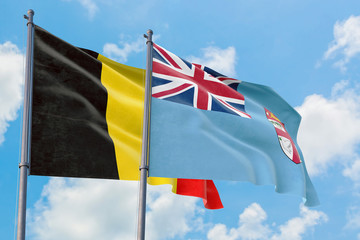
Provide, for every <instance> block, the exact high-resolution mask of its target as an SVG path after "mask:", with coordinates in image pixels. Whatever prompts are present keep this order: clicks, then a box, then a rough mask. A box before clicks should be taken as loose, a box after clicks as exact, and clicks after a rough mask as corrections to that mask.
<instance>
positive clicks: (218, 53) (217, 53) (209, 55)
mask: <svg viewBox="0 0 360 240" xmlns="http://www.w3.org/2000/svg"><path fill="white" fill-rule="evenodd" d="M202 54H203V56H201V57H194V56H190V57H188V58H187V60H188V61H190V62H192V63H198V64H201V65H205V66H207V67H210V68H212V69H214V70H215V71H217V72H219V73H222V74H224V75H226V76H228V77H235V76H236V71H235V64H236V50H235V48H234V47H228V48H226V49H221V48H218V47H213V46H210V47H207V48H203V49H202Z"/></svg>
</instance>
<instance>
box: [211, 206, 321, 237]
mask: <svg viewBox="0 0 360 240" xmlns="http://www.w3.org/2000/svg"><path fill="white" fill-rule="evenodd" d="M266 219H267V214H266V212H265V211H264V210H263V209H262V208H261V206H260V205H259V204H257V203H253V204H251V205H250V206H249V207H247V208H246V209H245V210H244V212H243V213H242V214H240V216H239V226H238V227H237V228H231V229H230V230H228V229H227V227H226V226H225V225H223V224H216V225H215V226H214V227H213V228H212V229H210V231H209V232H208V235H207V237H208V239H209V240H265V239H271V240H281V239H284V240H288V239H291V240H301V239H302V235H304V234H306V233H307V231H309V230H312V229H313V227H314V226H315V225H318V224H321V223H323V222H326V221H327V220H328V218H327V216H326V214H325V213H323V212H321V211H315V210H309V209H308V208H306V207H305V206H303V205H301V206H300V217H295V218H292V219H290V220H289V221H287V222H286V223H285V224H283V225H280V226H279V227H278V230H277V229H274V230H272V229H270V227H269V226H268V225H266V224H265V223H264V222H265V220H266ZM272 226H276V225H275V224H273V225H272Z"/></svg>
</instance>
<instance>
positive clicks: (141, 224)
mask: <svg viewBox="0 0 360 240" xmlns="http://www.w3.org/2000/svg"><path fill="white" fill-rule="evenodd" d="M147 34H148V35H146V34H144V37H145V38H147V41H146V45H147V57H146V77H145V99H144V120H143V135H142V151H141V166H140V193H139V216H138V232H137V239H138V240H144V239H145V217H146V187H147V176H148V171H149V166H148V161H147V160H148V155H149V152H148V150H149V125H150V103H151V75H152V49H153V42H152V35H153V31H152V30H150V29H149V30H148V31H147Z"/></svg>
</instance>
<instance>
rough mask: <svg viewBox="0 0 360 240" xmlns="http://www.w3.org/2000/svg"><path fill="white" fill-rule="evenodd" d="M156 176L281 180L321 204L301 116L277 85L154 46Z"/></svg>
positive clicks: (281, 185)
mask: <svg viewBox="0 0 360 240" xmlns="http://www.w3.org/2000/svg"><path fill="white" fill-rule="evenodd" d="M152 97H153V98H152V103H151V104H152V105H151V130H150V131H151V134H150V160H149V161H150V164H149V166H150V169H149V175H150V176H156V177H170V178H190V179H218V180H233V181H249V182H252V183H254V184H257V185H263V184H273V185H275V190H276V191H277V192H280V193H294V194H298V195H300V196H302V197H303V199H304V201H305V205H307V206H313V205H316V204H318V198H317V194H316V192H315V190H314V187H313V185H312V183H311V181H310V178H309V176H308V173H307V171H306V167H305V163H304V161H303V156H302V153H301V151H300V148H299V146H298V145H297V143H296V137H297V131H298V127H299V124H300V120H301V117H300V115H299V114H298V113H297V112H296V111H295V110H294V109H293V108H292V107H291V106H290V105H289V104H288V103H287V102H286V101H285V100H283V99H282V98H281V97H280V96H279V95H278V94H277V93H275V92H274V91H273V90H272V89H271V88H269V87H266V86H262V85H258V84H253V83H247V82H243V81H239V80H236V79H232V78H228V77H226V76H224V75H222V74H220V73H218V72H216V71H214V70H212V69H210V68H208V67H205V66H201V65H198V64H192V63H189V62H187V61H185V60H183V59H181V58H179V57H178V56H176V55H174V54H173V53H171V52H169V51H167V50H165V49H164V48H162V47H160V46H158V45H155V44H154V50H153V78H152Z"/></svg>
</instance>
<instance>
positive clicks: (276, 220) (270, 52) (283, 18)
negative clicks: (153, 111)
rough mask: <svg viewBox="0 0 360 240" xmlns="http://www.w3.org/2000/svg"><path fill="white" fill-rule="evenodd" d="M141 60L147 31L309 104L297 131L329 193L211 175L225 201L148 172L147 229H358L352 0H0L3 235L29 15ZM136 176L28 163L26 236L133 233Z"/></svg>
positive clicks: (12, 214)
mask: <svg viewBox="0 0 360 240" xmlns="http://www.w3.org/2000/svg"><path fill="white" fill-rule="evenodd" d="M29 8H32V9H34V10H35V16H34V20H35V23H36V24H38V25H39V26H41V27H43V28H45V29H46V30H48V31H49V32H51V33H53V34H54V35H57V36H58V37H60V38H62V39H64V40H65V41H68V42H70V43H71V44H73V45H76V46H80V47H84V48H88V49H92V50H94V51H97V52H100V53H102V54H103V55H105V56H108V57H110V58H112V59H114V60H116V61H119V62H121V63H125V64H128V65H131V66H135V67H140V68H145V43H144V39H143V37H142V35H143V34H144V33H145V32H146V31H147V29H149V28H151V29H152V30H153V31H154V34H155V40H156V42H157V43H158V44H160V45H162V46H164V47H165V48H167V49H168V50H170V51H172V52H174V53H176V54H177V55H179V56H182V57H183V58H185V59H188V60H190V61H193V62H197V63H202V64H206V65H208V66H210V67H212V68H214V69H216V70H217V71H219V72H223V73H225V74H227V75H229V76H231V77H235V78H238V79H240V80H244V81H248V82H254V83H260V84H265V85H268V86H271V87H272V88H273V89H275V91H277V92H278V93H279V94H280V95H281V96H282V97H283V98H284V99H286V100H287V101H288V102H289V103H290V104H291V105H292V106H294V107H295V108H296V109H297V111H298V112H299V113H300V114H301V116H302V123H301V126H300V131H299V134H298V143H299V145H300V147H301V149H302V151H303V154H304V157H305V162H306V165H307V169H308V171H309V174H310V177H311V179H312V182H313V184H314V185H315V188H316V190H317V192H318V195H319V198H320V201H321V205H320V206H318V207H314V208H307V207H304V206H303V205H302V200H301V199H300V198H299V197H298V196H292V195H286V194H277V193H275V192H274V187H273V186H254V185H252V184H250V183H238V182H225V181H224V182H222V181H215V184H216V186H217V187H218V190H219V192H220V195H221V198H222V201H223V204H224V209H222V210H215V211H213V210H207V209H204V207H203V204H202V201H201V200H199V199H196V198H192V197H183V196H176V195H174V194H172V193H171V192H170V187H169V186H157V187H153V186H150V188H149V191H148V205H147V230H146V235H147V239H150V240H151V239H189V240H190V239H191V240H195V239H197V240H198V239H209V240H228V239H229V240H240V239H241V240H242V239H248V240H258V239H259V240H260V239H271V240H279V239H292V240H300V239H358V240H359V239H360V192H359V190H360V68H359V66H360V2H359V1H358V0H345V1H335V0H330V1H328V0H326V1H325V0H319V1H316V2H315V1H310V0H305V1H298V0H274V1H266V0H258V1H231V0H229V1H212V0H210V1H200V0H199V1H179V0H170V1H169V0H168V1H165V0H153V1H141V0H139V1H125V0H53V1H40V0H26V1H25V0H18V1H11V0H3V1H1V2H0V9H1V10H2V11H1V15H0V20H1V28H0V166H1V167H0V192H1V195H0V196H1V197H0V236H2V239H14V235H15V222H16V206H17V185H18V162H19V155H20V139H21V122H22V95H23V90H22V88H23V76H24V53H25V48H26V21H25V20H24V19H23V14H26V12H27V10H28V9H29ZM137 201H138V183H137V182H121V181H107V180H86V179H65V178H48V177H37V176H30V177H29V184H28V203H27V209H28V211H27V216H28V218H27V235H28V238H27V239H30V240H35V239H36V240H43V239H44V240H45V239H46V240H49V239H50V240H52V239H53V240H57V239H68V240H77V239H86V240H95V239H109V240H113V239H114V240H115V239H125V240H127V239H135V236H136V224H137V219H136V218H137V204H138V203H137Z"/></svg>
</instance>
